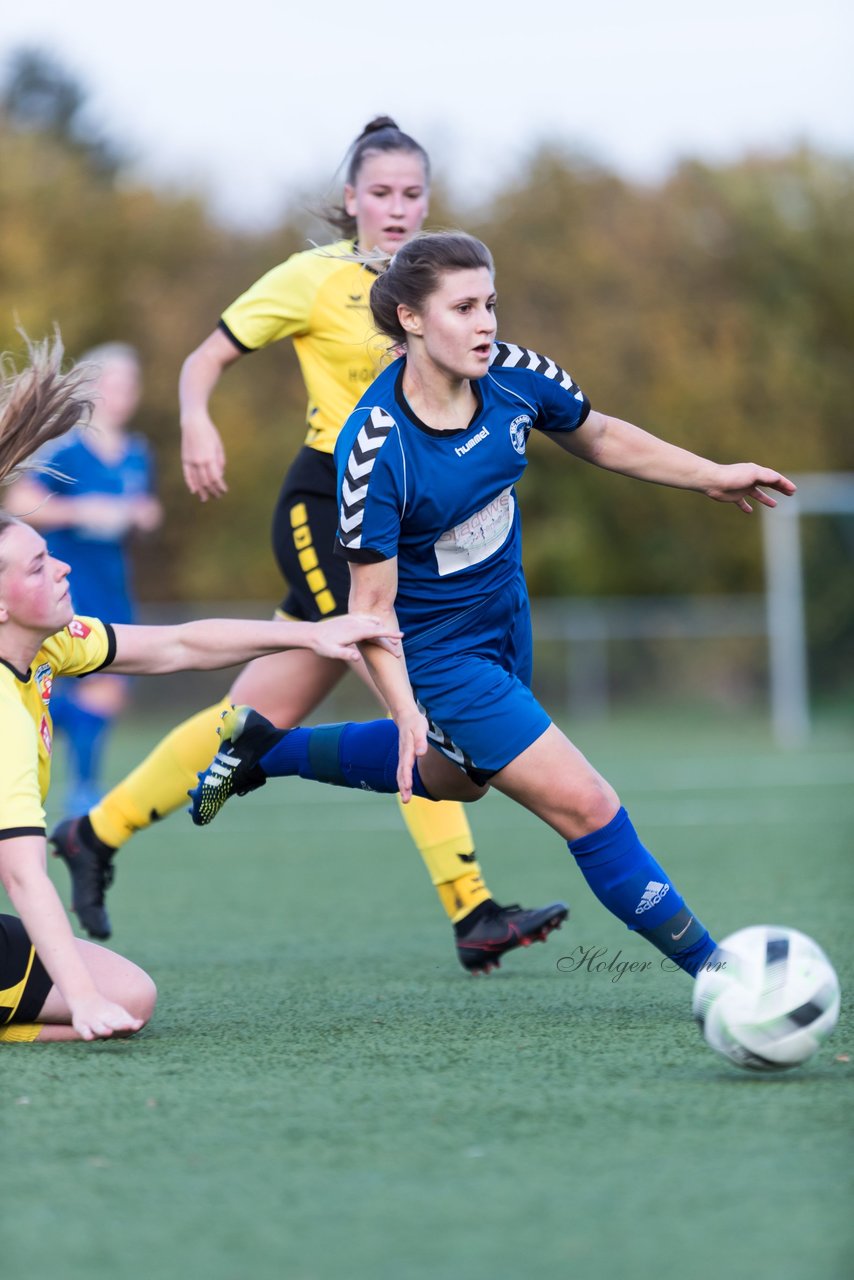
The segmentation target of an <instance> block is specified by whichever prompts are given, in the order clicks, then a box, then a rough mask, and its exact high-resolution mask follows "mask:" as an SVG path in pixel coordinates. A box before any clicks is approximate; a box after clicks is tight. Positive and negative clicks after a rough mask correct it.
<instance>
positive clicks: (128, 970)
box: [36, 938, 157, 1043]
mask: <svg viewBox="0 0 854 1280" xmlns="http://www.w3.org/2000/svg"><path fill="white" fill-rule="evenodd" d="M77 946H78V948H79V949H80V952H81V954H82V956H83V959H84V961H85V963H86V967H87V969H88V970H89V972H90V973H91V975H92V977H93V979H94V981H95V985H96V986H97V988H98V990H99V991H100V992H101V994H102V995H103V996H106V998H107V999H108V1000H112V1001H114V1002H115V1003H116V1004H120V1005H121V1006H122V1008H124V1009H127V1011H128V1013H131V1014H133V1016H134V1017H135V1018H141V1019H142V1020H143V1022H144V1023H145V1022H148V1020H149V1019H150V1017H151V1015H152V1013H153V1012H154V1005H155V1002H156V1000H157V988H156V987H155V985H154V983H153V982H152V980H151V978H149V976H148V974H147V973H146V972H145V970H144V969H140V968H139V966H138V965H135V964H134V963H133V962H132V961H130V960H126V959H125V958H124V956H120V955H117V954H116V953H115V952H114V951H108V950H107V948H106V947H99V946H96V945H95V943H93V942H83V941H82V939H79V938H78V939H77ZM36 1021H38V1022H41V1023H44V1026H43V1027H42V1030H41V1031H40V1033H39V1036H38V1041H39V1042H40V1043H43V1042H44V1041H47V1040H79V1039H80V1036H79V1035H78V1034H77V1032H76V1031H75V1030H74V1028H73V1027H72V1026H71V1011H70V1010H69V1008H68V1005H67V1004H66V1003H65V1000H64V999H63V997H62V995H61V994H60V992H59V990H58V988H57V987H55V986H54V987H51V989H50V991H49V992H48V994H47V998H46V1000H45V1002H44V1004H43V1005H42V1008H41V1011H40V1013H39V1015H38V1018H37V1019H36Z"/></svg>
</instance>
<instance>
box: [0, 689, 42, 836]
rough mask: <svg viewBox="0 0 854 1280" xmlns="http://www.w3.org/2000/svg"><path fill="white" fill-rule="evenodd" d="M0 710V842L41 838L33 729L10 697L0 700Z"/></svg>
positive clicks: (36, 758)
mask: <svg viewBox="0 0 854 1280" xmlns="http://www.w3.org/2000/svg"><path fill="white" fill-rule="evenodd" d="M0 708H2V715H3V732H2V734H0V840H8V839H9V838H10V837H12V836H30V835H43V834H44V830H45V813H44V809H43V808H42V797H41V789H40V786H39V749H38V736H37V735H38V729H37V726H36V725H35V724H34V723H33V718H32V716H31V715H30V714H29V713H28V712H27V710H26V708H25V707H23V706H21V704H20V703H19V702H16V701H13V700H12V699H11V698H10V699H7V698H2V699H0Z"/></svg>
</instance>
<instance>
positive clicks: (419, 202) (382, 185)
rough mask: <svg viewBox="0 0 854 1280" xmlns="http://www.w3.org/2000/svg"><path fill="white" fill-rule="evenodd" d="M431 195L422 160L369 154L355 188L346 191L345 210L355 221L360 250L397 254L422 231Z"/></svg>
mask: <svg viewBox="0 0 854 1280" xmlns="http://www.w3.org/2000/svg"><path fill="white" fill-rule="evenodd" d="M429 196H430V192H429V189H428V187H427V175H426V174H425V172H424V164H423V161H422V160H421V157H420V156H419V155H417V154H414V153H413V152H411V151H375V152H373V153H371V152H369V153H368V154H367V155H366V156H365V159H364V160H363V161H362V166H361V168H360V169H359V172H358V174H357V175H356V182H355V185H354V186H352V187H351V186H350V185H349V183H348V184H347V186H346V187H345V188H344V208H345V209H346V210H347V212H348V213H349V214H350V217H351V218H355V219H356V237H357V239H358V241H359V247H360V248H361V249H382V251H383V253H395V252H396V251H397V250H398V249H399V248H400V246H401V245H402V244H406V242H407V240H411V239H412V237H413V236H414V235H417V233H418V232H419V231H420V230H421V227H422V224H423V222H424V219H425V218H426V217H427V207H428V201H429Z"/></svg>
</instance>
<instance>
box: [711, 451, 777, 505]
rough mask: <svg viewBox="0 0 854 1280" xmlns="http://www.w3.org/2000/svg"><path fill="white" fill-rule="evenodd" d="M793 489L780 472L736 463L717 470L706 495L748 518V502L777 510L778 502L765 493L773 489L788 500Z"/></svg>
mask: <svg viewBox="0 0 854 1280" xmlns="http://www.w3.org/2000/svg"><path fill="white" fill-rule="evenodd" d="M760 486H761V488H760ZM795 488H796V486H795V485H794V484H793V483H792V481H791V480H787V479H786V477H785V476H782V475H780V472H779V471H771V470H770V469H769V468H768V467H758V466H757V465H756V463H755V462H736V463H733V464H732V465H730V466H720V467H718V476H717V483H716V484H714V485H711V486H710V487H709V488H708V489H706V490H705V493H706V496H707V497H708V498H712V499H713V500H714V501H715V502H732V503H734V504H735V506H737V507H738V508H739V510H740V511H744V512H745V513H746V514H748V515H749V514H750V512H751V511H752V510H753V507H752V506H751V502H760V503H761V504H762V505H763V506H764V507H776V505H777V499H776V498H772V497H771V495H770V494H768V493H765V492H764V490H765V489H776V490H777V492H778V493H782V494H783V495H784V497H787V498H789V497H791V495H792V494H793V493H794V492H795Z"/></svg>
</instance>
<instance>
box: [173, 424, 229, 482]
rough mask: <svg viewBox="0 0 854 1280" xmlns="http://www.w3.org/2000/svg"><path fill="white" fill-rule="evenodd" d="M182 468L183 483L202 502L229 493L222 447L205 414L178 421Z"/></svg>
mask: <svg viewBox="0 0 854 1280" xmlns="http://www.w3.org/2000/svg"><path fill="white" fill-rule="evenodd" d="M181 467H182V470H183V472H184V483H185V484H186V486H187V488H188V489H189V490H190V493H192V494H195V496H196V497H197V498H200V499H201V501H202V502H207V500H208V498H221V497H222V496H223V494H225V493H228V485H227V484H226V483H225V447H224V445H223V443H222V437H221V436H220V434H219V432H218V431H217V429H216V427H215V426H214V424H213V421H212V420H211V419H210V418H209V417H208V416H207V415H205V416H204V417H198V418H194V419H193V420H192V421H184V422H182V423H181Z"/></svg>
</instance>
